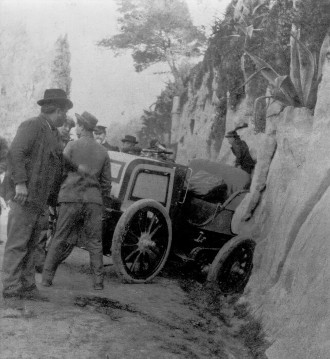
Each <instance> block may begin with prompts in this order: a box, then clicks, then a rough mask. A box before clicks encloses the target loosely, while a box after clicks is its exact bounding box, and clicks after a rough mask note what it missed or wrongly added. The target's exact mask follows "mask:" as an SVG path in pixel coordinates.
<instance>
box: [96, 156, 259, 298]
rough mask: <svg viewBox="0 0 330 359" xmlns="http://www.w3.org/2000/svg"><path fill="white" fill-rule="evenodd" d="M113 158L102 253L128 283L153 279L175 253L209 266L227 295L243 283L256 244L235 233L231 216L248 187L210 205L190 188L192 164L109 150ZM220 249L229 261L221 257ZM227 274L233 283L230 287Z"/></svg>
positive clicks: (210, 274) (204, 266) (245, 280)
mask: <svg viewBox="0 0 330 359" xmlns="http://www.w3.org/2000/svg"><path fill="white" fill-rule="evenodd" d="M109 157H110V161H111V176H112V192H111V194H112V201H111V203H110V204H109V205H108V206H107V208H106V211H105V215H104V218H103V225H104V227H103V251H104V254H105V255H112V258H113V262H114V267H115V270H116V272H117V273H118V275H119V276H120V277H121V278H122V279H123V280H124V281H127V282H133V283H141V282H146V281H150V280H152V279H153V278H154V277H155V276H156V275H157V274H158V273H159V271H160V270H161V269H162V268H163V266H164V264H165V262H166V261H167V259H168V256H169V254H170V253H172V254H175V255H176V256H177V257H179V258H181V259H182V260H183V261H185V262H195V263H196V264H198V265H199V266H200V268H201V270H204V271H205V269H206V268H207V269H208V272H209V274H208V279H209V280H210V281H213V282H216V283H217V284H218V285H219V287H220V289H221V288H222V291H223V292H224V293H231V292H233V291H237V290H241V289H242V287H244V286H245V284H246V282H247V280H248V278H249V276H250V273H251V270H252V257H253V250H254V242H253V240H252V239H250V238H241V237H237V236H235V234H234V233H233V232H232V229H231V220H232V216H233V214H234V211H235V209H236V207H237V206H238V204H239V203H240V202H241V201H242V199H243V198H244V196H245V195H246V193H247V191H246V190H241V191H237V192H236V193H234V194H232V195H231V196H230V198H228V199H227V200H226V201H225V202H224V203H209V202H207V201H205V200H203V199H201V198H196V197H195V196H191V194H190V193H189V192H188V187H189V180H190V176H191V169H190V168H189V167H188V166H184V165H180V164H177V163H175V162H173V161H166V160H165V161H164V160H158V159H157V158H151V157H141V156H135V155H130V154H126V153H121V152H109ZM233 238H235V241H232V239H233ZM230 243H235V245H234V246H233V245H231V244H230ZM221 250H223V251H224V252H225V257H226V259H225V260H224V257H223V256H222V255H219V253H220V251H221ZM232 253H233V255H234V257H233V258H232ZM215 260H216V263H215V262H214V261H215ZM223 260H224V263H222V266H221V268H219V261H220V262H221V261H223ZM222 268H225V271H226V275H225V278H224V275H223V272H222V271H221V270H222ZM228 278H230V281H231V282H233V283H231V284H230V285H228ZM234 282H235V283H234Z"/></svg>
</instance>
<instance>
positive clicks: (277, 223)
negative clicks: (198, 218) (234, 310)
mask: <svg viewBox="0 0 330 359" xmlns="http://www.w3.org/2000/svg"><path fill="white" fill-rule="evenodd" d="M204 90H205V89H204ZM201 93H203V90H202V89H201V90H200V92H199V94H201ZM329 98H330V60H329V59H327V58H326V60H325V63H324V65H323V76H322V81H321V83H320V84H319V88H318V100H317V105H316V108H315V112H314V114H313V113H312V111H311V110H308V109H306V108H293V107H286V108H284V109H283V107H281V106H279V105H277V106H272V108H270V109H269V110H268V113H267V115H268V116H267V127H266V132H265V133H259V134H257V135H256V134H255V132H254V126H253V125H254V124H253V120H252V116H251V114H250V112H249V105H248V104H249V103H251V99H245V100H244V101H243V102H242V103H241V104H240V106H239V107H238V109H237V110H236V111H230V110H229V111H228V112H227V120H226V124H225V126H224V127H223V132H222V133H221V136H223V134H224V130H226V131H227V130H231V129H233V128H234V126H235V125H237V124H239V123H240V121H242V119H243V120H244V122H247V123H248V124H249V127H248V128H247V129H245V130H243V131H241V137H242V138H243V139H244V140H246V142H247V143H248V144H249V146H250V148H251V153H252V156H253V157H255V158H257V160H258V163H257V166H256V169H255V174H254V177H253V181H252V185H251V192H250V194H249V195H248V196H247V197H246V198H245V199H244V201H243V202H242V204H241V206H240V207H239V208H238V210H237V211H236V214H235V217H234V227H235V232H236V233H240V234H248V235H250V236H251V237H253V238H254V239H255V240H256V242H257V247H256V251H255V259H254V269H253V274H252V277H251V280H250V282H249V284H248V287H247V288H246V290H245V298H246V299H247V300H248V302H249V303H250V304H251V307H252V310H253V313H254V315H255V316H256V317H257V318H259V319H260V320H261V321H262V323H263V325H264V328H265V330H266V333H267V335H268V337H269V340H270V342H271V343H272V345H271V346H270V348H269V349H268V350H267V356H268V358H270V359H283V358H290V359H295V358H297V359H298V358H299V359H301V358H308V359H312V358H313V359H314V358H324V359H325V358H329V353H330V342H329V332H330V299H329V298H330V297H329V293H330V260H329V258H330V240H329V238H330V215H329V203H330V155H329V154H330V140H329V139H330V126H329V123H330V102H329ZM194 101H196V100H194ZM208 101H209V100H207V101H206V102H205V106H204V107H201V108H200V109H199V110H198V109H196V111H195V112H193V111H191V110H189V106H191V105H190V103H191V102H190V100H189V101H188V102H187V104H186V105H185V106H184V107H183V110H182V112H181V118H180V120H181V119H182V123H181V122H180V123H179V124H178V123H177V124H176V128H175V130H174V132H175V135H176V136H177V138H182V139H181V140H180V141H181V143H180V144H179V146H178V150H179V160H185V161H186V160H187V159H188V158H187V157H190V158H191V157H204V158H209V159H212V160H217V161H221V162H225V163H229V164H230V163H233V157H232V154H231V151H230V148H229V145H228V143H227V141H223V142H222V146H221V149H220V152H219V153H210V151H209V149H208V147H207V140H208V138H209V136H210V131H212V114H213V118H214V114H215V112H216V109H215V106H214V104H212V102H210V101H209V102H208ZM249 114H250V115H249ZM191 118H194V119H195V124H194V126H195V127H194V129H193V131H191V129H190V127H189V125H190V122H189V120H190V119H191ZM198 131H200V132H198Z"/></svg>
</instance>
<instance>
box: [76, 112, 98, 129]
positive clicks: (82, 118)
mask: <svg viewBox="0 0 330 359" xmlns="http://www.w3.org/2000/svg"><path fill="white" fill-rule="evenodd" d="M75 115H76V117H77V120H78V121H79V122H80V123H82V124H83V125H84V126H85V127H86V129H87V130H90V131H93V130H94V129H95V126H96V124H97V121H98V119H97V118H96V117H95V116H93V115H92V114H91V113H89V112H87V111H85V112H83V113H82V114H81V115H79V114H78V113H76V114H75Z"/></svg>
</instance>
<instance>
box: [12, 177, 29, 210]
mask: <svg viewBox="0 0 330 359" xmlns="http://www.w3.org/2000/svg"><path fill="white" fill-rule="evenodd" d="M15 192H16V195H15V197H14V200H15V201H16V202H18V203H19V204H21V205H24V204H25V202H26V199H27V196H28V190H27V188H26V184H25V182H23V183H17V185H16V186H15Z"/></svg>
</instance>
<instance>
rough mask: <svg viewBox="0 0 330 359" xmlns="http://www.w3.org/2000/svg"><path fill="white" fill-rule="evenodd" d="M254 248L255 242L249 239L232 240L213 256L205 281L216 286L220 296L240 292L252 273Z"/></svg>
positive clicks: (236, 238)
mask: <svg viewBox="0 0 330 359" xmlns="http://www.w3.org/2000/svg"><path fill="white" fill-rule="evenodd" d="M254 248H255V242H254V241H253V240H252V239H250V238H246V237H240V236H237V237H234V238H232V239H231V240H230V241H229V242H227V243H226V244H225V245H224V246H223V247H222V248H221V249H220V251H219V252H218V254H217V255H216V256H215V258H214V260H213V262H212V264H211V266H210V268H209V272H208V276H207V280H208V281H209V282H211V283H214V284H216V285H217V286H218V288H219V289H220V292H221V293H222V294H233V293H239V292H241V291H242V290H243V289H244V287H245V286H246V284H247V282H248V280H249V278H250V275H251V272H252V267H253V253H254Z"/></svg>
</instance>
